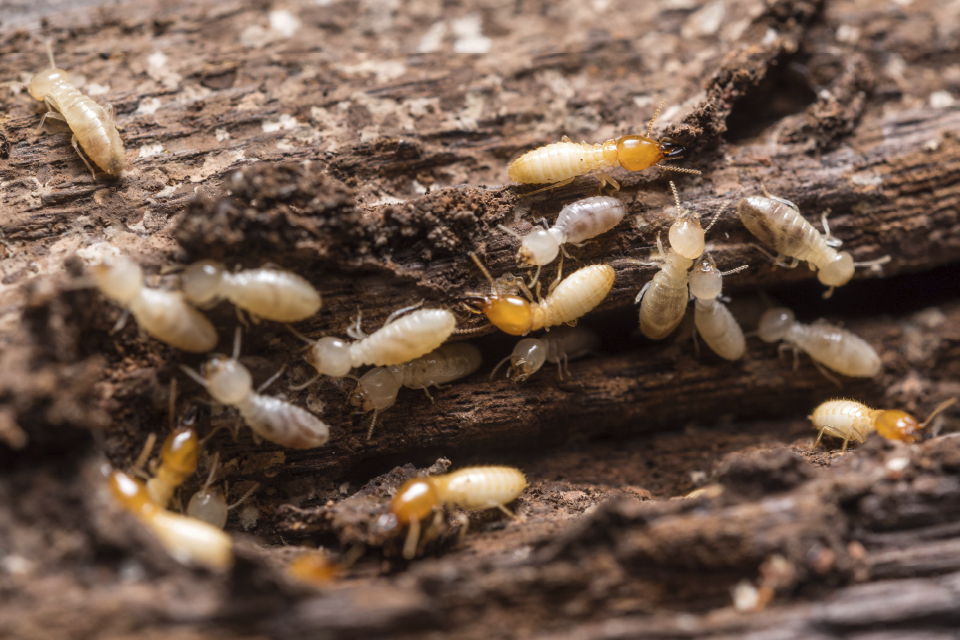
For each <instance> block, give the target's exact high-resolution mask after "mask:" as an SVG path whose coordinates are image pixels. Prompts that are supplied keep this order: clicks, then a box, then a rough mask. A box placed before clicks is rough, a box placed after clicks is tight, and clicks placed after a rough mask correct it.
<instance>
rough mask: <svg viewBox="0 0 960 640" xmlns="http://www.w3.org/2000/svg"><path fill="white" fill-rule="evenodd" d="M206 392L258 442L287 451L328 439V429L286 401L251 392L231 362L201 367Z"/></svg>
mask: <svg viewBox="0 0 960 640" xmlns="http://www.w3.org/2000/svg"><path fill="white" fill-rule="evenodd" d="M203 374H204V377H205V379H206V387H207V391H209V393H210V395H211V396H212V397H213V399H214V400H216V401H217V402H219V403H220V404H224V405H227V406H232V407H236V408H237V410H238V411H239V412H240V415H241V416H243V419H244V421H245V422H246V423H247V425H248V426H249V427H250V428H251V429H252V430H253V431H254V433H256V434H257V435H259V436H260V437H261V438H263V439H264V440H269V441H270V442H275V443H277V444H279V445H283V446H285V447H290V448H291V449H312V448H314V447H319V446H321V445H323V444H325V443H326V442H327V440H329V439H330V428H329V427H328V426H327V425H326V424H325V423H324V422H323V421H321V420H320V419H319V418H317V417H316V416H315V415H313V414H312V413H310V412H309V411H306V410H304V409H301V408H300V407H297V406H294V405H292V404H290V403H289V402H287V401H286V400H281V399H280V398H274V397H272V396H264V395H260V394H259V393H256V392H255V391H254V390H253V381H252V379H251V377H250V372H249V371H247V368H246V367H244V366H243V365H242V364H240V363H239V362H238V361H237V360H236V359H234V358H226V357H223V356H216V357H213V358H211V359H210V360H208V361H207V363H206V364H205V365H204V369H203Z"/></svg>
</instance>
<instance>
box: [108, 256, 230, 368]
mask: <svg viewBox="0 0 960 640" xmlns="http://www.w3.org/2000/svg"><path fill="white" fill-rule="evenodd" d="M93 277H94V281H95V282H96V286H97V288H98V289H100V291H101V292H102V293H103V295H105V296H106V297H108V298H110V299H111V300H113V301H114V302H116V303H117V304H119V305H120V306H122V307H125V308H126V310H127V311H129V312H130V314H131V315H133V317H134V318H136V320H137V324H138V325H139V326H140V328H141V329H143V330H144V331H146V332H147V333H148V334H150V335H151V336H153V337H154V338H157V339H158V340H162V341H163V342H166V343H167V344H169V345H172V346H174V347H176V348H178V349H181V350H183V351H192V352H194V353H204V352H206V351H210V350H211V349H213V348H214V347H215V346H217V340H218V338H217V332H216V330H215V329H214V328H213V325H212V324H210V321H209V320H207V318H206V316H204V315H203V314H202V313H200V312H199V311H197V310H196V309H194V308H193V307H192V306H190V305H189V304H188V303H187V301H186V300H185V299H184V297H183V294H182V293H180V292H179V291H164V290H162V289H150V288H148V287H146V286H144V284H143V270H142V269H141V268H140V265H138V264H135V263H134V262H132V261H130V260H128V259H127V258H120V259H119V260H116V261H114V262H112V263H105V264H101V265H97V266H95V267H94V268H93ZM125 319H126V315H124V316H123V318H121V323H122V321H123V320H125ZM121 323H118V326H122V324H121Z"/></svg>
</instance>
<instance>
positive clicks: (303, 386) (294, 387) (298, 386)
mask: <svg viewBox="0 0 960 640" xmlns="http://www.w3.org/2000/svg"><path fill="white" fill-rule="evenodd" d="M322 377H323V374H322V373H318V374H317V375H315V376H313V377H312V378H310V379H309V380H307V381H306V382H304V383H303V384H293V385H290V391H303V390H304V389H306V388H307V387H309V386H310V385H312V384H313V383H314V382H316V381H317V380H319V379H320V378H322Z"/></svg>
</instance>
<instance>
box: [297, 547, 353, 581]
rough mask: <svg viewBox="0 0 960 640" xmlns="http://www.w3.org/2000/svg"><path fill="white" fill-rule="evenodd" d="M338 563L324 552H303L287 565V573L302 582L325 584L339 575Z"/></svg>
mask: <svg viewBox="0 0 960 640" xmlns="http://www.w3.org/2000/svg"><path fill="white" fill-rule="evenodd" d="M340 572H341V569H340V565H338V564H336V563H334V562H332V561H331V560H330V558H329V556H327V555H326V554H325V553H320V552H315V553H305V554H304V555H302V556H300V557H299V558H297V559H296V560H294V561H293V562H291V563H290V564H289V565H288V566H287V574H288V575H290V576H291V577H293V578H296V579H297V580H300V581H302V582H309V583H311V584H318V585H322V584H327V583H328V582H332V581H333V580H335V579H336V578H338V577H339V576H340Z"/></svg>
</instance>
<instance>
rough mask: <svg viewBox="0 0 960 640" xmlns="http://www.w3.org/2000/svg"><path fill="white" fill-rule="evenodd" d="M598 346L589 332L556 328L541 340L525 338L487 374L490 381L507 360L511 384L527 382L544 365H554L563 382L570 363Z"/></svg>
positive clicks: (597, 340) (588, 330) (595, 338)
mask: <svg viewBox="0 0 960 640" xmlns="http://www.w3.org/2000/svg"><path fill="white" fill-rule="evenodd" d="M599 347H600V338H598V337H597V334H596V333H594V332H593V331H591V330H590V329H587V328H585V327H557V329H555V330H553V331H551V332H550V333H548V334H547V335H545V336H543V337H542V338H524V339H523V340H521V341H520V342H518V343H517V344H516V346H514V348H513V352H512V353H511V354H510V355H509V356H507V357H506V358H504V359H503V360H501V361H500V362H499V364H497V366H496V367H494V369H493V371H491V372H490V379H491V380H493V377H494V376H495V375H496V374H497V371H498V370H499V369H500V367H501V365H503V363H505V362H506V361H507V360H509V361H510V367H509V369H508V370H507V377H509V378H510V379H511V380H513V381H514V382H524V381H526V380H527V378H529V377H530V376H532V375H533V374H535V373H536V372H537V371H539V370H540V368H541V367H542V366H543V364H544V363H545V362H552V363H554V364H556V365H557V371H558V372H559V375H560V379H561V380H563V369H564V366H566V368H567V375H570V364H569V361H570V360H572V359H576V358H580V357H582V356H585V355H587V354H589V353H592V352H594V351H596V350H597V349H598V348H599Z"/></svg>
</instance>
